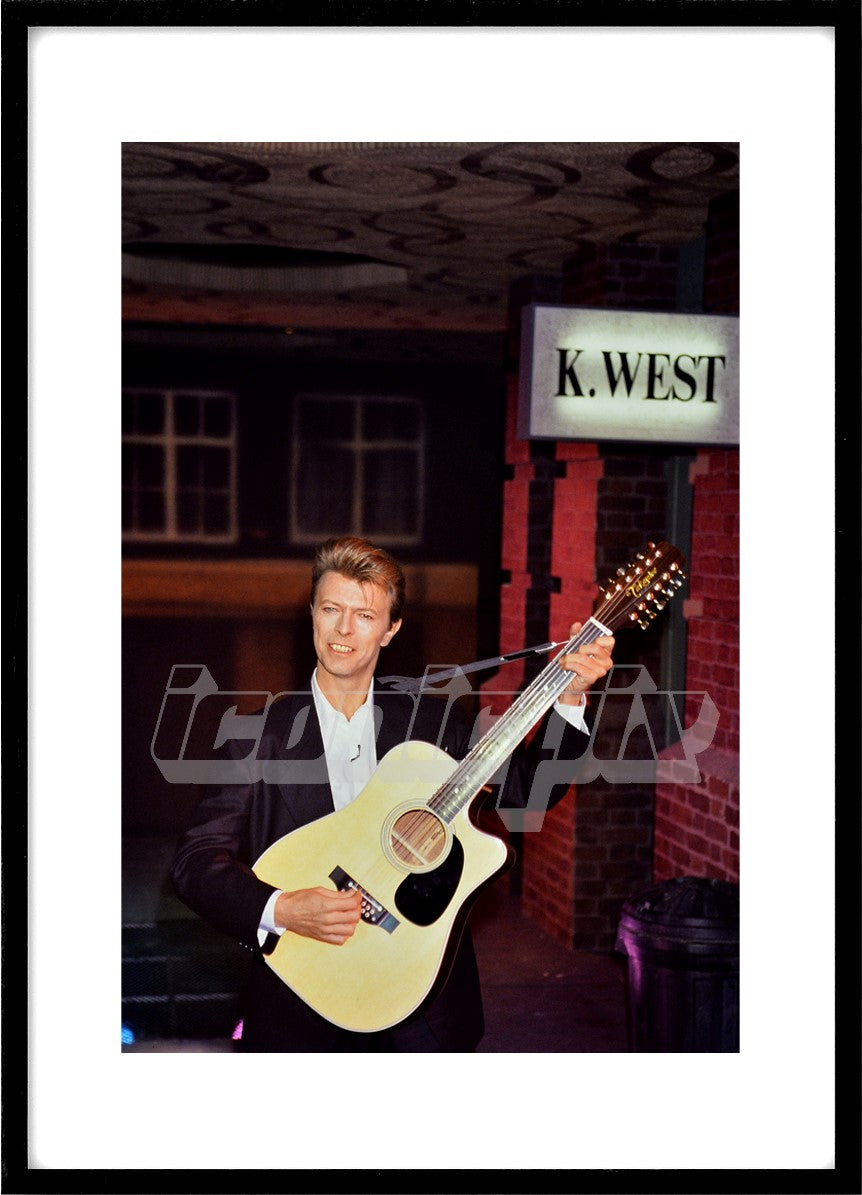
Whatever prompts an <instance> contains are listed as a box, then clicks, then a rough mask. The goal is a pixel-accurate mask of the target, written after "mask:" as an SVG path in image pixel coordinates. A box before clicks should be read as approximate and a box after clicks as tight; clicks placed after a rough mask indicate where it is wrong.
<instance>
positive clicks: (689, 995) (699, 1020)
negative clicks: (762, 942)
mask: <svg viewBox="0 0 862 1195" xmlns="http://www.w3.org/2000/svg"><path fill="white" fill-rule="evenodd" d="M616 945H617V950H621V951H623V952H624V953H625V954H627V955H628V1029H629V1045H630V1049H631V1050H632V1051H633V1052H636V1053H649V1052H666V1053H733V1052H736V1051H738V1050H739V885H738V884H731V883H728V882H727V881H725V880H713V879H706V878H698V877H694V876H682V877H680V878H678V879H673V880H668V881H667V882H666V883H664V884H660V885H658V887H655V888H650V889H648V890H647V891H645V892H642V893H640V894H639V895H638V896H635V897H633V898H632V899H630V900H628V901H626V903H625V904H624V905H623V909H622V914H621V916H620V922H619V928H618V932H617V943H616Z"/></svg>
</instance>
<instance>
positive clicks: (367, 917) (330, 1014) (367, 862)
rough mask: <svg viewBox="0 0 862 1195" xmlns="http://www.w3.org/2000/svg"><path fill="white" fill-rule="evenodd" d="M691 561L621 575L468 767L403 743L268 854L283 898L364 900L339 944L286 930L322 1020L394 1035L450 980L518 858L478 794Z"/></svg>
mask: <svg viewBox="0 0 862 1195" xmlns="http://www.w3.org/2000/svg"><path fill="white" fill-rule="evenodd" d="M684 563H685V560H684V558H683V556H682V555H681V554H680V552H679V551H678V549H676V548H675V547H673V546H672V545H671V544H669V543H667V542H662V543H660V544H658V545H655V544H649V545H648V546H647V549H646V551H645V552H644V553H640V554H639V555H638V556H637V558H636V559H635V561H634V562H633V563H632V564H630V565H629V566H628V568H626V569H622V568H621V569H618V570H617V576H616V577H615V578H613V579H612V580H611V581H610V582H608V584H607V586H606V587H604V588H602V589H600V590H599V594H598V598H597V600H596V603H595V607H594V611H593V614H592V616H591V617H590V618H589V619H588V620H587V622H585V623H584V625H583V626H582V627H581V629H580V631H579V632H578V634H577V635H575V636H574V637H573V638H572V639H570V640H569V641H568V642H567V643H566V644H565V646H564V647H562V648H561V649H560V650H559V651H558V652H557V653H556V654H555V655H554V657H553V659H552V660H551V661H550V662H549V663H548V664H547V665H546V667H545V668H544V669H543V670H542V671H541V672H540V673H539V675H538V676H537V677H536V678H535V679H534V680H533V681H532V682H531V683H530V684H529V685H528V686H527V687H526V688H525V689H524V691H523V692H522V693H520V694H519V695H518V697H517V698H516V699H515V701H514V702H513V703H512V705H511V706H510V707H509V709H508V710H507V711H506V712H505V713H504V714H503V715H502V716H501V717H500V718H499V719H498V720H497V721H496V722H495V723H494V725H493V726H492V727H491V728H490V729H489V730H488V731H487V732H486V733H485V734H484V735H483V736H482V737H481V738H480V739H479V740H478V741H477V742H476V744H475V745H474V746H473V747H472V748H471V749H470V751H469V752H468V754H467V755H466V756H465V757H464V759H462V760H460V761H456V760H454V759H452V757H451V756H449V755H447V754H446V752H445V751H442V750H440V749H439V748H438V747H435V746H433V745H432V744H430V743H424V742H419V741H411V742H406V743H402V744H401V745H400V746H397V747H394V748H393V749H392V750H391V751H389V752H387V754H386V755H385V756H384V757H383V759H382V760H381V761H380V763H379V765H378V767H377V770H376V771H375V773H374V775H373V776H372V778H371V780H370V781H369V783H368V784H367V785H366V786H365V788H364V789H363V790H362V792H361V793H360V794H359V796H358V797H356V799H355V800H354V801H353V802H351V804H350V805H348V806H347V807H346V808H344V809H341V810H339V811H337V812H334V813H331V814H329V815H328V816H325V817H322V818H320V819H318V820H317V821H314V822H311V823H309V824H308V825H306V826H301V827H300V828H299V829H297V830H294V831H293V832H292V833H290V834H288V835H286V836H285V837H284V838H281V839H279V840H278V841H277V842H275V843H273V844H272V846H270V847H268V848H267V850H266V851H264V853H263V854H262V855H261V856H260V858H259V859H258V860H257V862H256V863H255V865H254V871H255V874H256V875H258V876H259V877H260V879H262V880H265V881H266V882H267V883H269V884H272V885H274V886H275V887H277V888H281V889H284V890H289V891H295V890H297V889H300V888H314V887H317V886H318V885H324V886H325V885H329V884H331V885H334V886H335V887H336V888H338V889H340V890H344V889H347V888H352V889H354V890H356V891H358V892H360V893H361V896H362V912H361V916H360V920H359V923H358V924H357V926H356V930H355V932H354V934H353V936H352V937H351V938H349V939H348V940H347V941H346V942H345V943H344V944H343V945H341V946H334V945H332V944H330V943H326V942H320V941H318V940H317V939H314V938H307V937H303V936H301V935H298V934H293V933H290V932H287V933H284V934H282V935H281V937H279V939H278V944H277V945H276V946H275V948H274V949H273V950H272V952H271V953H270V954H268V955H266V956H265V957H266V961H267V963H268V964H269V966H270V967H271V968H272V969H273V971H275V973H276V974H277V975H278V976H279V977H280V978H281V979H282V980H283V981H284V982H285V983H286V984H287V985H288V987H290V988H291V989H292V990H293V991H294V992H295V993H296V994H297V995H298V996H300V997H301V998H302V999H303V1000H304V1001H305V1002H306V1003H307V1004H309V1005H310V1006H311V1007H312V1008H313V1009H314V1010H315V1011H316V1012H318V1013H319V1014H320V1015H321V1016H323V1017H325V1018H326V1019H327V1020H329V1021H331V1022H333V1023H334V1024H335V1025H339V1026H341V1027H343V1028H345V1029H351V1030H354V1031H358V1032H364V1033H370V1032H374V1031H377V1030H380V1029H386V1028H388V1027H389V1026H391V1025H395V1024H397V1023H398V1022H399V1021H402V1020H403V1019H404V1018H405V1017H407V1016H409V1014H410V1013H411V1012H413V1011H414V1009H416V1008H418V1006H419V1005H420V1004H421V1003H422V1002H423V1001H424V1000H425V999H426V998H427V997H428V995H429V994H430V993H431V992H432V990H433V989H434V988H435V986H436V985H438V984H439V983H441V982H442V981H443V980H444V979H445V977H446V975H447V974H448V964H449V963H450V962H451V956H452V952H453V950H454V947H455V945H457V941H458V939H459V937H460V933H461V930H462V929H463V925H464V921H465V919H466V915H467V913H468V912H469V909H470V907H471V906H472V903H473V901H474V899H475V897H476V896H477V895H478V893H479V891H480V890H481V888H482V887H483V886H484V885H486V884H487V883H488V882H489V881H490V880H492V879H493V878H494V877H495V876H496V875H497V874H498V873H499V872H500V871H502V870H503V869H504V868H505V867H506V866H507V864H508V863H509V861H510V856H511V848H510V847H508V845H507V844H506V843H504V842H503V841H502V840H501V839H500V838H498V837H496V836H495V835H493V834H488V833H486V832H485V831H484V830H480V829H479V828H478V827H477V825H476V824H475V821H474V818H475V814H476V807H477V805H478V804H481V801H477V798H478V797H479V795H480V794H481V793H482V789H483V788H484V786H485V785H487V784H488V781H489V780H491V779H492V777H493V776H494V774H495V772H496V771H497V769H498V768H499V767H500V766H501V765H502V764H503V763H505V761H506V760H507V759H508V757H509V755H511V753H512V751H514V749H515V747H517V745H518V744H519V743H520V741H521V740H522V739H523V738H524V737H525V736H526V735H527V734H528V733H529V731H530V730H531V729H532V727H533V726H535V724H536V723H537V722H538V721H539V720H540V719H541V718H542V717H543V715H544V714H545V712H546V711H547V710H548V709H550V707H551V706H552V705H553V703H554V702H555V701H556V699H557V697H559V695H560V694H561V693H562V691H563V690H564V689H565V688H566V686H567V685H568V684H569V683H570V681H571V679H572V674H571V673H570V672H568V671H566V670H565V669H564V668H561V667H560V664H559V661H560V660H561V659H562V657H563V656H565V655H568V654H570V653H571V652H574V651H577V650H579V649H580V648H581V647H584V646H585V645H586V644H588V643H590V642H592V640H593V639H597V638H598V637H599V636H600V635H606V634H610V633H614V632H615V631H616V630H617V629H619V628H621V627H623V626H626V625H630V624H636V625H638V626H640V627H641V628H646V627H648V626H649V625H650V622H651V621H652V619H653V618H655V616H656V614H657V612H658V611H659V610H660V609H662V607H663V606H664V605H665V603H666V601H667V600H668V598H670V597H672V596H673V594H674V593H675V592H676V590H677V589H678V588H679V586H680V585H681V584H682V581H683V578H684V574H683V572H682V567H683V565H684Z"/></svg>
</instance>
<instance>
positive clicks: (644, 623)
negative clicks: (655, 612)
mask: <svg viewBox="0 0 862 1195" xmlns="http://www.w3.org/2000/svg"><path fill="white" fill-rule="evenodd" d="M638 626H639V627H640V629H641V630H642V631H645V630H646V629H647V627H648V626H649V620H648V619H646V618H639V619H638Z"/></svg>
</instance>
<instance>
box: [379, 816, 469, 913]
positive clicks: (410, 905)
mask: <svg viewBox="0 0 862 1195" xmlns="http://www.w3.org/2000/svg"><path fill="white" fill-rule="evenodd" d="M463 870H464V848H463V847H462V845H461V842H460V840H459V839H458V838H457V837H456V836H455V835H453V836H452V846H451V848H450V850H449V853H448V855H447V856H446V858H445V860H444V861H443V862H442V863H441V864H440V866H439V867H435V868H434V870H433V871H423V872H418V873H415V874H413V875H408V876H407V877H406V878H405V879H404V880H402V882H401V883H400V884H399V886H398V888H397V889H396V891H395V906H396V908H397V909H398V912H399V913H400V914H401V915H402V916H403V917H405V918H406V919H407V920H408V921H412V922H413V924H414V925H433V924H434V922H435V921H436V920H437V919H438V918H439V917H441V916H442V915H443V913H445V911H446V909H447V908H448V907H449V902H450V901H451V900H452V897H453V896H454V895H455V890H456V889H457V887H458V884H459V882H460V879H461V873H462V872H463Z"/></svg>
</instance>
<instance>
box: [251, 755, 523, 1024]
mask: <svg viewBox="0 0 862 1195" xmlns="http://www.w3.org/2000/svg"><path fill="white" fill-rule="evenodd" d="M457 766H458V765H457V761H456V760H454V759H452V758H451V757H450V756H449V755H447V754H446V753H445V751H441V750H440V749H439V748H437V747H435V746H433V745H432V744H430V743H423V742H410V743H403V744H402V745H401V746H398V747H395V748H393V750H391V751H390V752H389V753H388V754H387V755H385V756H384V757H383V759H382V760H381V761H380V764H379V766H378V768H377V770H376V772H375V773H374V775H373V776H372V778H371V780H370V781H369V783H368V784H367V785H366V787H365V788H364V789H363V791H362V792H361V793H360V794H359V796H358V797H357V798H356V800H355V801H353V802H352V803H351V804H350V805H348V806H347V808H346V809H342V810H339V811H338V812H337V813H331V814H329V816H328V817H323V818H320V819H319V820H318V821H315V822H311V823H310V824H309V825H307V826H302V827H300V829H298V830H294V831H293V833H292V834H288V835H287V836H286V837H285V838H281V839H279V841H278V842H276V843H274V844H273V845H272V846H271V847H270V848H269V849H268V850H267V851H265V852H264V854H263V855H261V857H260V859H258V861H257V863H256V864H255V873H256V874H257V875H258V876H259V877H260V878H261V879H262V880H266V881H267V883H270V884H274V885H275V886H276V887H278V888H284V889H289V890H296V889H298V888H313V887H316V886H317V885H319V884H326V883H332V884H334V885H335V886H336V887H338V888H346V887H355V888H359V889H360V890H361V891H362V893H363V913H362V918H361V919H360V921H359V924H358V925H357V927H356V932H355V933H354V935H353V937H352V938H350V939H348V941H347V942H345V943H344V945H343V946H333V945H331V944H329V943H325V942H318V941H317V940H316V939H313V938H304V937H300V936H299V935H296V934H291V933H286V934H283V935H282V936H281V938H279V941H278V945H277V946H276V948H275V950H273V952H272V953H271V954H270V955H268V956H267V962H268V964H269V966H270V967H272V969H273V970H274V971H275V972H276V974H278V975H279V976H280V977H281V979H283V980H284V982H285V983H286V984H287V985H288V986H289V987H290V988H292V990H293V991H294V992H296V994H297V995H298V996H300V997H301V998H302V999H303V1000H305V1002H306V1003H307V1004H309V1005H310V1006H311V1007H312V1008H313V1009H315V1011H316V1012H319V1013H320V1015H321V1016H324V1017H326V1018H327V1019H328V1020H330V1021H332V1022H333V1023H334V1024H336V1025H340V1026H342V1027H343V1028H345V1029H352V1030H355V1031H359V1032H365V1033H370V1032H374V1031H376V1030H379V1029H385V1028H387V1027H388V1026H390V1025H394V1024H397V1023H398V1022H399V1021H401V1020H403V1019H404V1018H405V1017H406V1016H409V1014H410V1013H411V1012H413V1010H414V1009H416V1008H418V1006H419V1005H420V1004H421V1003H422V1001H423V1000H424V999H425V998H426V996H427V995H428V994H429V992H430V991H431V989H432V988H433V987H434V984H435V982H436V980H437V978H438V976H440V975H441V973H443V972H445V969H446V965H447V963H448V962H449V958H448V954H447V951H448V950H449V947H450V946H454V945H455V944H456V943H457V939H458V932H459V931H460V927H461V920H462V919H463V915H464V914H465V912H466V909H467V908H469V906H470V904H471V903H472V900H473V898H474V897H475V896H476V895H477V894H478V892H479V890H480V888H481V887H482V886H483V885H484V884H486V883H487V882H488V881H489V880H491V879H493V877H494V876H495V875H497V873H498V872H500V871H501V870H502V869H503V868H504V867H505V866H506V865H507V863H508V862H509V859H510V850H509V848H508V847H507V846H506V844H505V843H504V842H502V841H501V839H499V838H496V837H494V836H493V835H491V834H486V833H484V832H483V831H482V830H479V829H478V828H477V827H476V826H475V825H474V824H473V822H472V821H471V820H470V817H469V808H468V807H467V806H465V807H464V808H463V809H462V810H461V811H460V812H459V813H458V814H457V815H456V816H455V817H454V818H453V819H452V820H451V822H449V823H448V824H446V822H445V821H444V820H443V819H442V818H440V817H438V816H437V815H436V814H434V813H433V812H431V811H430V810H429V808H428V803H429V800H430V798H431V797H432V796H433V795H434V793H435V792H437V790H438V789H439V788H440V786H441V785H442V784H443V783H444V782H445V781H446V780H448V779H449V777H450V776H451V774H452V772H453V771H454V769H455V768H456V767H457Z"/></svg>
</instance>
